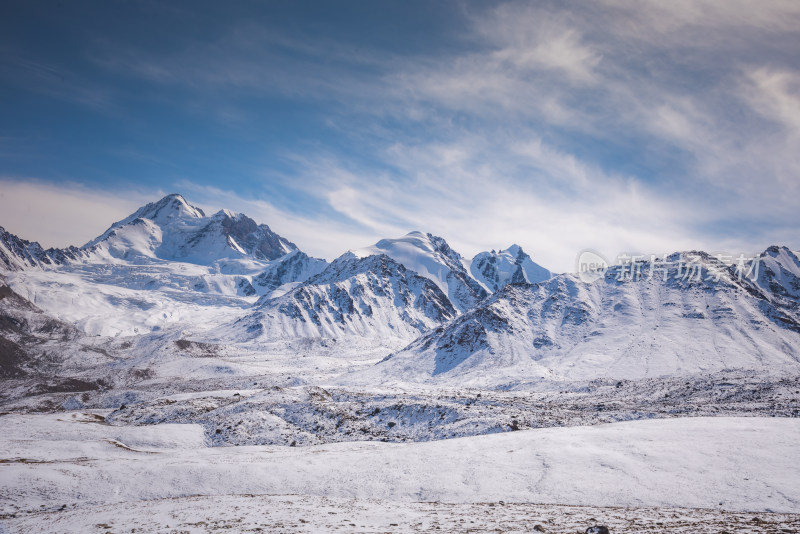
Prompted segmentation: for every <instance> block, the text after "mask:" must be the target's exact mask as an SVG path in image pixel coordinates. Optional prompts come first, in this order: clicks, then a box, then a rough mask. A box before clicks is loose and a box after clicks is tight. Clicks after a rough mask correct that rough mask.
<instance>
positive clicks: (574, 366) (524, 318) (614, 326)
mask: <svg viewBox="0 0 800 534" xmlns="http://www.w3.org/2000/svg"><path fill="white" fill-rule="evenodd" d="M786 252H787V251H786V249H780V250H778V251H773V252H770V251H769V250H768V251H767V252H766V253H765V254H766V255H767V256H770V257H772V258H777V259H776V263H775V264H774V265H773V269H774V270H773V271H772V272H774V273H778V272H781V273H783V274H784V276H783V278H781V279H782V280H786V276H785V273H786V272H787V271H788V269H787V267H786V263H788V264H789V266H790V267H791V265H796V263H795V262H796V257H795V258H794V259H792V258H791V256H789V255H788V254H787V253H786ZM684 257H692V258H694V260H693V265H700V266H701V267H700V271H699V272H700V273H701V275H700V276H699V277H698V276H696V274H697V271H692V272H689V271H687V269H686V265H685V264H682V261H683V260H682V259H681V258H684ZM786 260H790V261H789V262H786ZM778 263H780V265H781V266H782V270H780V271H779V270H777V267H776V266H777V265H778ZM653 266H654V268H655V271H656V274H655V275H654V276H647V275H646V271H647V269H648V267H647V266H646V265H644V264H642V265H640V266H639V269H641V270H644V271H645V273H642V275H641V276H638V277H637V276H634V275H632V274H631V273H632V272H633V271H632V270H631V269H632V268H631V266H615V267H613V268H611V269H609V270H608V271H607V272H606V274H605V277H604V278H602V279H600V280H598V281H597V282H595V283H585V282H582V281H580V280H579V279H578V278H577V277H576V276H574V275H557V276H555V277H553V278H551V279H549V280H547V281H545V282H542V283H540V284H533V285H528V284H508V285H506V286H505V287H504V288H503V289H502V290H500V291H499V292H498V293H496V294H494V295H493V296H492V297H490V298H489V299H487V300H486V301H484V302H482V303H481V304H479V305H478V306H477V307H475V308H474V309H472V310H470V311H469V312H467V313H465V314H463V315H461V316H460V317H458V318H456V319H454V320H453V321H451V322H450V323H448V324H446V325H443V326H441V327H439V328H436V329H435V330H433V331H431V332H429V333H427V334H425V335H423V336H421V337H420V338H419V339H417V340H416V341H414V342H413V343H412V344H410V345H409V346H408V347H406V348H405V349H403V350H402V351H400V352H398V353H396V354H394V355H391V356H390V357H388V358H387V359H386V360H385V361H384V362H382V363H381V364H380V365H379V366H377V367H376V368H375V370H374V371H373V372H370V373H368V374H367V375H366V379H368V380H372V381H374V380H380V381H389V382H390V381H393V380H398V379H400V378H401V377H402V379H403V380H409V381H421V382H430V381H433V382H436V381H442V382H449V383H453V381H455V382H456V383H461V384H464V383H470V381H481V380H486V381H488V382H493V383H494V385H497V384H515V383H520V382H525V381H526V380H536V379H556V380H565V379H566V380H585V379H592V378H599V377H611V378H642V377H654V376H662V375H681V374H696V373H705V372H713V371H722V370H726V369H757V370H760V371H764V372H770V371H774V370H785V369H788V368H792V369H795V370H797V369H800V318H798V317H797V316H796V315H793V314H791V313H787V310H786V309H785V308H784V307H782V306H780V305H776V304H775V303H774V302H773V301H772V299H771V298H770V296H769V295H767V294H765V292H764V291H763V290H761V289H760V288H759V287H758V286H757V285H756V284H755V283H753V282H751V281H750V280H749V279H747V278H741V279H740V277H739V276H738V273H737V272H736V271H735V270H734V269H733V268H731V267H730V266H727V265H724V264H722V263H721V262H719V261H717V260H716V259H713V258H711V257H710V256H708V255H707V254H705V253H689V254H686V255H681V254H675V255H672V256H670V257H668V258H667V259H666V260H665V261H663V262H657V263H656V264H653ZM767 276H769V275H767ZM776 277H777V274H776V275H775V276H773V278H776ZM772 286H774V284H772ZM790 286H791V282H790ZM780 287H781V288H782V287H783V286H782V285H781V286H780ZM772 291H774V289H773V290H772ZM375 375H377V376H375Z"/></svg>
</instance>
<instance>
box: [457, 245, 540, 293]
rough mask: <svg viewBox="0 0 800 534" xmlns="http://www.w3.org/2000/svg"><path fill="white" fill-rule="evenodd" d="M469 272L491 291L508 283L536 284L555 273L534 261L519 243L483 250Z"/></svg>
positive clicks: (471, 264)
mask: <svg viewBox="0 0 800 534" xmlns="http://www.w3.org/2000/svg"><path fill="white" fill-rule="evenodd" d="M469 272H470V274H471V275H472V277H473V278H475V279H476V280H477V281H479V282H480V283H481V284H483V286H484V287H485V288H486V289H487V290H488V291H489V292H490V293H494V292H496V291H498V290H499V289H502V288H503V286H505V285H506V284H536V283H538V282H543V281H544V280H547V279H548V278H550V277H551V276H553V273H551V272H550V271H548V270H547V269H545V268H544V267H542V266H541V265H538V264H537V263H534V261H533V260H531V257H530V256H529V255H527V254H526V253H525V252H524V251H523V250H522V247H520V246H519V245H511V246H510V247H508V248H507V249H506V250H501V251H500V252H495V251H494V250H493V251H491V252H481V253H479V254H477V255H476V256H475V257H474V258H472V262H471V263H470V266H469Z"/></svg>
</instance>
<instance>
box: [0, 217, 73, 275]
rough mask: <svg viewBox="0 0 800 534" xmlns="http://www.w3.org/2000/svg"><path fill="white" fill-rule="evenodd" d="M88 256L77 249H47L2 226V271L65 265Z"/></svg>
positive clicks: (0, 257) (0, 255) (0, 247)
mask: <svg viewBox="0 0 800 534" xmlns="http://www.w3.org/2000/svg"><path fill="white" fill-rule="evenodd" d="M87 256H88V253H87V252H86V251H84V250H81V249H79V248H77V247H69V248H65V249H60V248H48V249H45V248H44V247H42V246H41V245H40V244H39V243H37V242H35V241H33V242H31V241H26V240H25V239H22V238H19V237H17V236H15V235H14V234H12V233H9V232H7V231H6V230H5V228H3V227H2V226H0V269H5V270H7V271H18V270H22V269H28V268H31V267H45V266H54V265H63V264H65V263H67V262H70V261H76V260H79V259H81V258H85V257H87Z"/></svg>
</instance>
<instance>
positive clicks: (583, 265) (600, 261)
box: [575, 249, 608, 284]
mask: <svg viewBox="0 0 800 534" xmlns="http://www.w3.org/2000/svg"><path fill="white" fill-rule="evenodd" d="M607 270H608V260H607V259H606V258H605V257H604V256H603V255H602V254H600V253H599V252H597V251H594V250H589V249H587V250H583V251H581V252H580V253H579V254H578V258H577V261H576V262H575V272H577V273H578V278H580V279H581V281H582V282H586V283H587V284H590V283H592V282H595V281H597V280H599V279H601V278H603V277H604V276H605V275H606V271H607Z"/></svg>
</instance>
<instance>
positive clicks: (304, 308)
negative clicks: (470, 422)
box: [234, 253, 457, 339]
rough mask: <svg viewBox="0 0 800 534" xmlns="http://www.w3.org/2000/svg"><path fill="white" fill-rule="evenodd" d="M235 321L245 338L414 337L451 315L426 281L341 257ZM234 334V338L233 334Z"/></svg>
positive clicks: (374, 262)
mask: <svg viewBox="0 0 800 534" xmlns="http://www.w3.org/2000/svg"><path fill="white" fill-rule="evenodd" d="M256 307H257V308H258V311H257V312H255V313H253V314H251V315H249V316H247V317H245V318H244V319H241V320H239V321H237V322H236V323H235V324H234V330H235V331H237V332H239V333H240V334H239V335H241V333H242V332H246V334H245V335H246V336H248V337H261V338H272V339H275V338H277V339H281V338H284V339H285V338H296V337H312V338H317V337H330V338H337V337H340V336H351V335H355V336H363V337H380V336H391V337H400V338H409V337H416V336H417V335H419V334H420V333H422V332H425V331H426V330H428V329H430V328H431V327H433V326H436V325H439V324H442V323H443V322H445V321H447V320H449V319H452V318H453V317H455V316H456V314H457V312H456V310H455V308H454V307H453V304H452V303H451V302H450V300H449V299H448V298H447V296H446V295H445V294H444V293H443V292H442V290H441V289H440V288H439V287H438V286H437V285H436V284H435V283H434V282H433V281H431V280H430V279H428V278H425V277H422V276H420V275H419V274H417V273H415V272H414V271H411V270H409V269H407V268H406V267H405V266H404V265H402V264H400V263H398V262H397V261H395V260H393V259H392V258H390V257H389V256H387V255H385V254H380V255H370V256H366V257H358V256H357V255H355V254H353V253H346V254H344V255H342V256H340V257H339V258H337V259H336V260H335V261H333V262H332V263H331V264H330V265H328V267H327V268H326V269H325V270H324V271H322V272H321V273H320V274H318V275H316V276H314V277H312V278H310V279H309V280H307V281H306V282H305V283H303V284H301V285H299V286H298V287H296V288H294V289H292V290H291V291H289V292H288V293H286V294H285V295H282V296H279V297H277V298H268V297H262V298H261V299H260V300H259V301H258V302H257V303H256ZM235 335H236V334H235Z"/></svg>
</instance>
